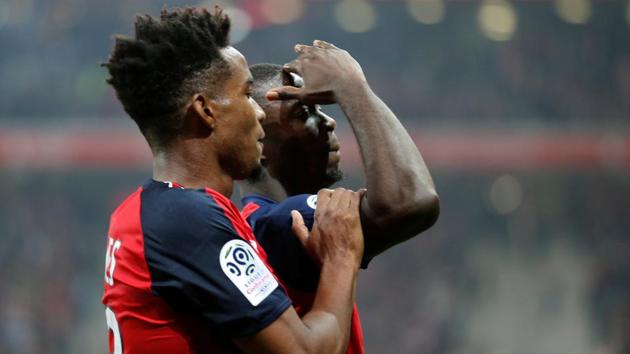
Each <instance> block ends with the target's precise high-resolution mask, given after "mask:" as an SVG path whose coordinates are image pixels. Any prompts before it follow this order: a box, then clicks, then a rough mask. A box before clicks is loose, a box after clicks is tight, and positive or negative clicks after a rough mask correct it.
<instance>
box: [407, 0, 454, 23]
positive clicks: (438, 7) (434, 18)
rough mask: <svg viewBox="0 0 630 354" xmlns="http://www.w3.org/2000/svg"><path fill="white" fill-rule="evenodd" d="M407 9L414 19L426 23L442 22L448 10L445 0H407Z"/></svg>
mask: <svg viewBox="0 0 630 354" xmlns="http://www.w3.org/2000/svg"><path fill="white" fill-rule="evenodd" d="M407 10H409V14H410V15H411V17H412V18H413V19H414V20H416V21H418V22H420V23H422V24H425V25H433V24H436V23H440V22H442V20H444V14H445V12H446V8H445V6H444V1H443V0H407Z"/></svg>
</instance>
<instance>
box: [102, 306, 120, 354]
mask: <svg viewBox="0 0 630 354" xmlns="http://www.w3.org/2000/svg"><path fill="white" fill-rule="evenodd" d="M105 317H106V318H107V328H108V329H109V333H110V336H113V341H112V337H110V340H109V345H110V347H109V349H110V352H111V353H112V354H122V352H123V351H122V338H121V337H120V328H119V327H118V321H117V320H116V315H114V312H113V311H112V310H111V309H110V308H109V307H108V308H106V309H105ZM112 344H113V348H112ZM112 349H113V351H112Z"/></svg>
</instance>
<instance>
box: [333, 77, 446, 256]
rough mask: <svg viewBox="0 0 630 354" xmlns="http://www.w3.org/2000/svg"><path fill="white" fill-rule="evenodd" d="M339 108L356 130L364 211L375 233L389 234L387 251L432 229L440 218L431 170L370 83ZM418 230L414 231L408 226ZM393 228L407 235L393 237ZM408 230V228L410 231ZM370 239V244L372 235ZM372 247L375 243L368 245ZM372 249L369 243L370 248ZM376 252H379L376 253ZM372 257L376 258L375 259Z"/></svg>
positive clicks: (348, 92)
mask: <svg viewBox="0 0 630 354" xmlns="http://www.w3.org/2000/svg"><path fill="white" fill-rule="evenodd" d="M337 96H338V97H337V102H338V103H339V106H340V107H341V109H342V110H343V112H344V114H345V115H346V116H347V118H348V121H349V122H350V125H351V127H352V130H353V132H354V135H355V137H356V140H357V143H358V145H359V150H360V151H361V157H362V160H363V166H364V172H365V176H366V184H367V186H366V187H367V190H368V193H367V195H366V196H365V200H364V202H363V203H362V207H361V211H362V213H363V214H364V215H363V216H364V217H365V219H364V220H369V221H370V223H371V224H372V225H364V229H365V230H366V231H367V228H365V226H368V227H370V226H374V228H375V229H381V230H389V231H390V232H388V236H387V237H390V238H391V237H400V238H401V239H398V240H391V239H390V240H386V241H391V242H387V243H388V245H386V246H385V245H384V246H381V247H378V246H377V248H379V249H377V250H374V249H372V247H369V248H370V249H366V253H368V254H371V253H378V252H380V251H382V249H381V248H383V247H388V246H390V245H391V244H393V243H396V242H400V241H402V240H403V239H406V238H408V237H410V236H413V235H414V234H415V233H414V232H416V233H417V232H419V231H422V230H423V229H425V228H427V227H429V226H431V224H432V223H433V222H434V221H435V218H437V212H438V210H437V209H438V201H437V193H436V191H435V186H434V184H433V180H432V178H431V174H430V172H429V169H428V168H427V165H426V164H425V162H424V159H423V158H422V155H421V154H420V152H419V151H418V148H417V147H416V145H415V143H414V141H413V140H412V139H411V137H410V136H409V134H408V133H407V131H406V130H405V128H404V127H403V126H402V124H401V123H400V121H399V120H398V119H397V118H396V116H395V115H394V113H393V112H392V111H391V110H390V109H389V108H388V107H387V105H385V103H383V101H381V99H380V98H379V97H378V96H376V94H374V92H372V90H371V89H370V87H369V86H368V85H367V84H366V83H360V84H357V85H354V86H353V87H349V88H348V89H345V90H344V91H343V92H341V93H340V94H339V95H337ZM410 224H414V225H410ZM392 226H395V227H400V228H402V229H405V228H407V229H408V230H409V231H408V232H404V231H405V230H402V231H403V232H396V233H391V231H392V228H391V227H392ZM407 226H408V227H407ZM368 235H369V234H368V233H366V236H367V237H369V238H372V235H369V236H368ZM370 241H373V240H370ZM370 244H374V243H373V242H366V246H367V245H370ZM375 251H376V252H375ZM371 255H373V254H371Z"/></svg>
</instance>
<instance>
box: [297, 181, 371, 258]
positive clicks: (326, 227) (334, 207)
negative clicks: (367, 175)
mask: <svg viewBox="0 0 630 354" xmlns="http://www.w3.org/2000/svg"><path fill="white" fill-rule="evenodd" d="M364 192H365V191H364V190H361V191H359V192H353V191H352V190H348V189H344V188H337V189H335V190H334V191H333V190H330V189H322V190H320V191H319V193H317V209H316V210H315V222H314V224H313V229H312V230H311V232H310V233H309V232H308V229H307V228H306V226H304V221H303V220H302V216H301V215H300V214H299V213H298V212H296V211H294V212H292V213H291V215H292V216H293V231H294V233H295V234H296V236H297V237H298V239H299V240H300V241H301V243H302V245H303V246H304V247H305V249H306V251H307V252H308V253H309V254H310V255H311V257H312V258H313V259H314V260H315V261H316V262H317V263H319V264H320V265H321V264H324V263H326V262H329V261H331V262H352V264H353V265H354V266H357V267H358V265H359V264H360V262H361V258H362V257H363V232H362V231H361V220H360V218H359V204H360V201H361V196H362V195H363V194H364Z"/></svg>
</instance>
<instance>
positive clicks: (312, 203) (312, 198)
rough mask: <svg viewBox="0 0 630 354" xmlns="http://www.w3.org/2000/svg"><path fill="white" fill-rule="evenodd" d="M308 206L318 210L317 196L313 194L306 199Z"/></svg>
mask: <svg viewBox="0 0 630 354" xmlns="http://www.w3.org/2000/svg"><path fill="white" fill-rule="evenodd" d="M306 205H308V206H309V207H311V209H316V208H317V194H313V195H311V196H310V197H308V198H306Z"/></svg>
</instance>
